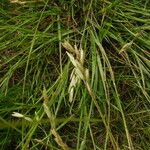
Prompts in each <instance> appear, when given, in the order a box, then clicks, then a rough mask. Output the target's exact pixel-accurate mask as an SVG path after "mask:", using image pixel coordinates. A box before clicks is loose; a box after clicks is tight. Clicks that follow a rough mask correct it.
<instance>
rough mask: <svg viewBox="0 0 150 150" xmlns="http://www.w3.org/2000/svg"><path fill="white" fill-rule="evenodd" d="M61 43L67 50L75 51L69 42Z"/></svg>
mask: <svg viewBox="0 0 150 150" xmlns="http://www.w3.org/2000/svg"><path fill="white" fill-rule="evenodd" d="M62 45H63V47H64V48H65V49H66V50H67V51H68V52H71V53H74V52H75V50H74V48H73V47H72V46H71V45H70V44H69V42H67V41H65V42H64V43H62Z"/></svg>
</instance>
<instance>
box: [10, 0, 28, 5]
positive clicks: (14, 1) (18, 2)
mask: <svg viewBox="0 0 150 150" xmlns="http://www.w3.org/2000/svg"><path fill="white" fill-rule="evenodd" d="M10 3H16V4H21V5H22V4H25V3H26V1H21V0H10Z"/></svg>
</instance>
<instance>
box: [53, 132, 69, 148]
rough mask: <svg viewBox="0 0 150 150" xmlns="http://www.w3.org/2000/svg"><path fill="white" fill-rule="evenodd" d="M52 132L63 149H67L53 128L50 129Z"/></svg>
mask: <svg viewBox="0 0 150 150" xmlns="http://www.w3.org/2000/svg"><path fill="white" fill-rule="evenodd" d="M51 132H52V134H53V135H54V137H55V141H56V143H57V144H58V145H59V146H60V147H61V148H62V149H63V150H69V147H68V146H67V145H66V144H65V143H64V142H63V140H62V138H61V137H60V135H59V134H58V133H57V131H56V130H55V129H52V130H51Z"/></svg>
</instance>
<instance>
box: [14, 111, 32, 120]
mask: <svg viewBox="0 0 150 150" xmlns="http://www.w3.org/2000/svg"><path fill="white" fill-rule="evenodd" d="M12 116H13V117H17V118H23V119H25V120H27V121H30V122H32V119H31V118H29V117H26V116H24V115H23V114H20V113H18V112H13V113H12Z"/></svg>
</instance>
